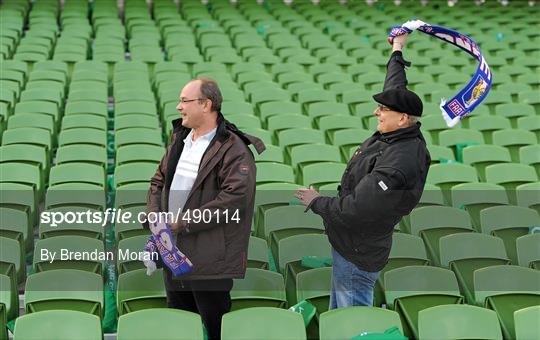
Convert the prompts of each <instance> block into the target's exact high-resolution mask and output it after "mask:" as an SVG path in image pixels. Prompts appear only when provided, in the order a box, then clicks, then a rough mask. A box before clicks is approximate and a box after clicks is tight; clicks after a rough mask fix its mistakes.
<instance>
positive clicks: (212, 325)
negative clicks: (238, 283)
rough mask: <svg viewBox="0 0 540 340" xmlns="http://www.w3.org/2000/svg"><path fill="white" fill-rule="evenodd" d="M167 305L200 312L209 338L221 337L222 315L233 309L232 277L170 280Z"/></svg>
mask: <svg viewBox="0 0 540 340" xmlns="http://www.w3.org/2000/svg"><path fill="white" fill-rule="evenodd" d="M167 283H168V284H166V286H167V289H166V292H167V306H168V307H169V308H176V309H182V310H185V311H188V312H193V313H198V314H199V315H200V316H201V319H202V321H203V323H204V326H205V328H206V331H207V332H208V340H214V339H221V317H222V316H223V314H225V313H227V312H229V311H230V310H231V294H230V292H231V288H232V285H233V280H232V279H221V280H189V281H188V280H185V281H176V280H174V281H172V282H171V281H169V282H167Z"/></svg>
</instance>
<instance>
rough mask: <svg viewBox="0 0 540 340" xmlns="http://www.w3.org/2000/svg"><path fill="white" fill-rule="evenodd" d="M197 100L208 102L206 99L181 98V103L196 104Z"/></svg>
mask: <svg viewBox="0 0 540 340" xmlns="http://www.w3.org/2000/svg"><path fill="white" fill-rule="evenodd" d="M196 100H206V98H195V99H184V98H181V99H180V103H182V104H186V103H191V102H194V101H196Z"/></svg>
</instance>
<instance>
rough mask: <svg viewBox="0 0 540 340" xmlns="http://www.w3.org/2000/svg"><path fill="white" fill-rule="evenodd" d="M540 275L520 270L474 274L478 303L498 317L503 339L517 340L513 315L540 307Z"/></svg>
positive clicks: (496, 268) (498, 269)
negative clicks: (539, 283) (518, 311)
mask: <svg viewBox="0 0 540 340" xmlns="http://www.w3.org/2000/svg"><path fill="white" fill-rule="evenodd" d="M538 282H540V272H539V271H537V270H534V269H530V268H524V267H519V266H507V265H501V266H491V267H487V268H482V269H478V270H476V271H475V272H474V291H475V298H476V303H477V304H478V305H480V306H484V307H485V308H488V309H492V310H494V311H495V312H496V313H497V316H498V318H499V321H500V323H501V328H502V332H503V335H504V337H505V338H506V339H514V338H515V336H516V335H515V329H514V312H515V311H517V310H520V309H523V308H527V307H531V306H537V305H540V293H539V292H538Z"/></svg>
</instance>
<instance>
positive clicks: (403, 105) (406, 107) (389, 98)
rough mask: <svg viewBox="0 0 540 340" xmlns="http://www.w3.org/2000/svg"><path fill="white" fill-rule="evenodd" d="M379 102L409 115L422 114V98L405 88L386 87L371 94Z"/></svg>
mask: <svg viewBox="0 0 540 340" xmlns="http://www.w3.org/2000/svg"><path fill="white" fill-rule="evenodd" d="M373 99H375V101H376V102H377V103H379V104H382V105H384V106H387V107H389V108H391V109H392V110H395V111H397V112H403V113H406V114H408V115H411V116H418V117H420V116H422V110H423V108H424V106H423V105H422V100H421V99H420V97H418V95H417V94H416V93H414V92H412V91H409V90H407V89H388V90H386V91H383V92H381V93H377V94H376V95H374V96H373Z"/></svg>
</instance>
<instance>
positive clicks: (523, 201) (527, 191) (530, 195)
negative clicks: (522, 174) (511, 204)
mask: <svg viewBox="0 0 540 340" xmlns="http://www.w3.org/2000/svg"><path fill="white" fill-rule="evenodd" d="M539 190H540V182H534V183H527V184H522V185H518V186H517V187H516V201H517V205H519V206H521V207H526V208H531V209H535V210H536V211H537V212H538V215H540V197H539V196H538V192H539Z"/></svg>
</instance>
